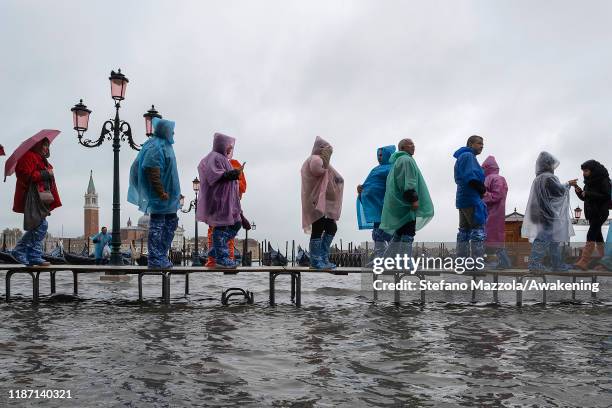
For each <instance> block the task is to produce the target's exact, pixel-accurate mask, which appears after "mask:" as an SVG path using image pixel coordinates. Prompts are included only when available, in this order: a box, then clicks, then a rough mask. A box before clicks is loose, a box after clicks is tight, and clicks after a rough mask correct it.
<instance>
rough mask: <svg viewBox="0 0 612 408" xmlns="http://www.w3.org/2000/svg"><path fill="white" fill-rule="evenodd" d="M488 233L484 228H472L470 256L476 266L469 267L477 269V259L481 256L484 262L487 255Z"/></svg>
mask: <svg viewBox="0 0 612 408" xmlns="http://www.w3.org/2000/svg"><path fill="white" fill-rule="evenodd" d="M486 237H487V234H486V233H485V230H484V228H474V229H471V230H470V247H471V251H470V252H471V253H470V257H471V258H472V259H473V260H474V266H473V267H471V268H468V269H471V270H475V269H478V268H477V266H476V265H477V263H476V260H477V259H478V258H481V259H482V260H483V262H484V259H485V258H484V255H485V239H486Z"/></svg>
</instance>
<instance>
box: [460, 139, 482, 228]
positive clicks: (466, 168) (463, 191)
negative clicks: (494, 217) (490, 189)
mask: <svg viewBox="0 0 612 408" xmlns="http://www.w3.org/2000/svg"><path fill="white" fill-rule="evenodd" d="M453 157H454V158H455V159H457V161H456V162H455V183H456V184H457V195H456V199H455V207H456V208H469V207H474V222H475V223H476V224H481V225H484V224H485V223H486V221H487V206H486V205H485V204H484V202H483V201H482V199H481V198H480V194H479V193H478V191H476V190H475V189H473V188H472V187H470V185H469V182H470V181H472V180H476V181H479V182H481V183H483V184H484V181H485V174H484V171H483V170H482V167H480V164H478V160H476V155H475V154H474V151H473V150H472V148H471V147H467V146H463V147H461V148H460V149H458V150H457V151H456V152H455V153H454V154H453Z"/></svg>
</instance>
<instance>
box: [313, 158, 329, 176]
mask: <svg viewBox="0 0 612 408" xmlns="http://www.w3.org/2000/svg"><path fill="white" fill-rule="evenodd" d="M310 171H311V172H312V174H313V175H314V176H316V177H321V176H323V175H324V174H325V173H326V172H327V169H326V168H325V167H323V159H322V158H321V157H319V156H316V155H314V156H313V158H312V160H311V161H310Z"/></svg>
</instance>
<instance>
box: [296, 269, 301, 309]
mask: <svg viewBox="0 0 612 408" xmlns="http://www.w3.org/2000/svg"><path fill="white" fill-rule="evenodd" d="M295 275H296V276H295V306H296V307H301V306H302V276H301V275H300V273H299V272H297V273H296V274H295Z"/></svg>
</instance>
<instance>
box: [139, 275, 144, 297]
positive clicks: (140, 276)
mask: <svg viewBox="0 0 612 408" xmlns="http://www.w3.org/2000/svg"><path fill="white" fill-rule="evenodd" d="M142 277H143V273H142V272H139V273H138V300H139V301H141V302H142Z"/></svg>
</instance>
